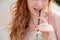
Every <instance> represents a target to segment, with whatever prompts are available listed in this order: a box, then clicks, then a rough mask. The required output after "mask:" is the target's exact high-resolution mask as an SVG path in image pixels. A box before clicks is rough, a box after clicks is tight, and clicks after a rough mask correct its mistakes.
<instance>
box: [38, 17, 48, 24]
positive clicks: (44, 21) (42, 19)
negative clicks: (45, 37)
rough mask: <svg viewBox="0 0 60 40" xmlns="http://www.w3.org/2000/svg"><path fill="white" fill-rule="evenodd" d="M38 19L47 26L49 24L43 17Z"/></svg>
mask: <svg viewBox="0 0 60 40" xmlns="http://www.w3.org/2000/svg"><path fill="white" fill-rule="evenodd" d="M38 19H40V20H41V21H42V22H43V23H47V24H48V21H47V20H46V19H45V18H43V17H38Z"/></svg>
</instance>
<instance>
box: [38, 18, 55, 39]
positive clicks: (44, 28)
mask: <svg viewBox="0 0 60 40" xmlns="http://www.w3.org/2000/svg"><path fill="white" fill-rule="evenodd" d="M40 20H41V21H42V22H43V23H42V24H40V25H38V26H37V27H38V29H39V31H40V32H42V33H43V35H44V38H45V40H56V35H55V32H54V29H53V27H52V25H50V24H48V22H47V21H46V20H45V19H44V18H42V17H40Z"/></svg>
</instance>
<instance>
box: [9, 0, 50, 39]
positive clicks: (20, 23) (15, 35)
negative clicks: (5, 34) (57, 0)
mask: <svg viewBox="0 0 60 40" xmlns="http://www.w3.org/2000/svg"><path fill="white" fill-rule="evenodd" d="M49 1H50V0H49ZM30 17H31V15H30V12H29V10H28V5H27V0H17V2H16V5H15V6H14V8H13V12H12V22H11V23H10V27H11V29H10V31H11V32H10V40H23V36H24V33H25V31H26V29H27V28H28V27H29V21H30Z"/></svg>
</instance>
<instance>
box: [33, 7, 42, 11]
mask: <svg viewBox="0 0 60 40" xmlns="http://www.w3.org/2000/svg"><path fill="white" fill-rule="evenodd" d="M34 10H35V11H36V12H39V11H42V10H43V8H41V9H37V8H34Z"/></svg>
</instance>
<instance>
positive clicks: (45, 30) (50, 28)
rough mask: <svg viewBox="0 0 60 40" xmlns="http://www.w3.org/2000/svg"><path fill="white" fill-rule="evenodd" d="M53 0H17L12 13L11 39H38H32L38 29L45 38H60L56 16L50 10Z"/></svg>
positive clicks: (48, 39) (52, 39)
mask: <svg viewBox="0 0 60 40" xmlns="http://www.w3.org/2000/svg"><path fill="white" fill-rule="evenodd" d="M51 1H52V0H17V2H16V5H15V7H14V10H13V13H12V22H11V32H10V40H37V39H33V38H32V39H31V37H32V35H33V34H34V33H33V32H34V31H36V30H37V29H39V32H41V33H42V35H43V37H44V38H43V39H44V40H60V39H59V36H58V32H59V31H58V29H57V28H58V27H57V26H56V20H55V16H54V15H53V13H52V11H51V10H50V2H51ZM39 13H40V16H39ZM38 19H39V20H40V21H38ZM38 22H39V23H40V24H39V25H38ZM59 35H60V34H59ZM39 40H41V39H39Z"/></svg>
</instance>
